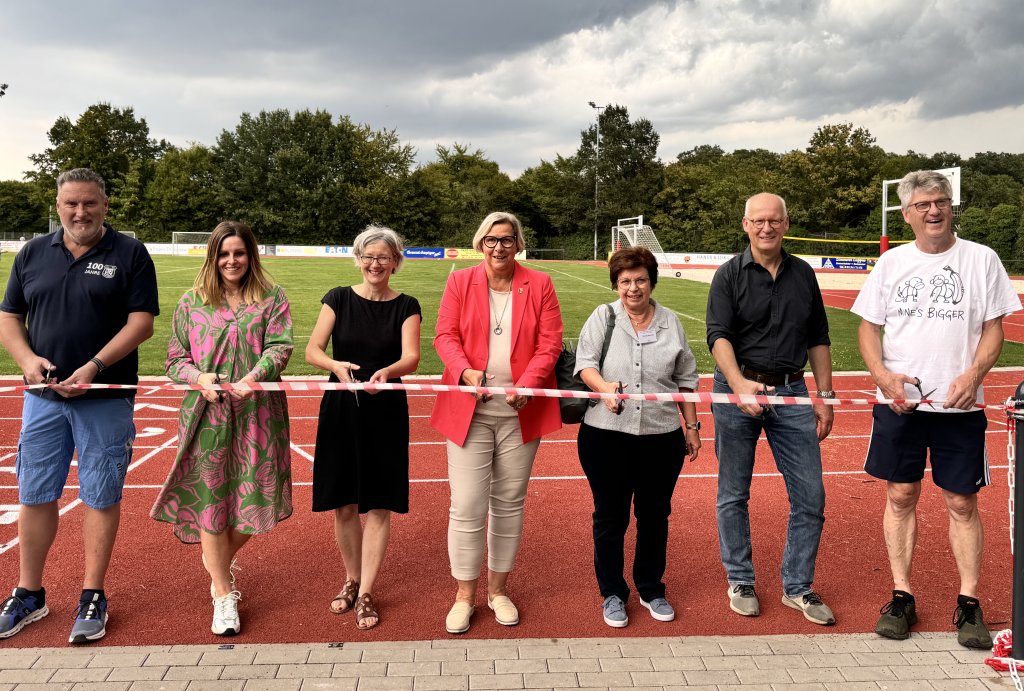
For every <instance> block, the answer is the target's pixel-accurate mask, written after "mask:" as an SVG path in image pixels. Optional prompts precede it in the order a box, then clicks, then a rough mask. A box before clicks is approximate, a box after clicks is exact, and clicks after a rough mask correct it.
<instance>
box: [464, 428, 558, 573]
mask: <svg viewBox="0 0 1024 691" xmlns="http://www.w3.org/2000/svg"><path fill="white" fill-rule="evenodd" d="M539 446H540V439H534V440H533V441H531V442H529V443H527V444H524V443H523V441H522V434H521V433H520V431H519V418H518V416H515V415H513V416H512V417H497V416H494V415H487V414H486V413H481V412H477V413H476V414H475V415H474V416H473V422H472V423H471V424H470V426H469V434H468V436H467V437H466V443H465V444H464V445H463V446H461V447H460V446H457V445H456V444H453V443H452V442H448V484H449V486H450V487H451V494H452V499H451V508H450V509H449V511H448V558H449V559H450V560H451V565H452V576H454V577H455V579H456V580H459V581H475V580H476V579H478V578H479V577H480V565H481V563H482V562H483V554H484V522H485V520H486V519H488V517H489V520H488V521H487V523H488V529H487V567H488V568H489V569H490V570H491V571H497V572H499V573H508V572H509V571H511V570H512V567H513V566H514V565H515V561H516V554H517V553H518V552H519V543H520V542H521V541H522V537H523V507H524V506H525V504H526V487H527V484H528V483H529V481H530V471H531V470H533V459H534V457H535V456H536V455H537V448H538V447H539Z"/></svg>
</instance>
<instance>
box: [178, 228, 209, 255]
mask: <svg viewBox="0 0 1024 691" xmlns="http://www.w3.org/2000/svg"><path fill="white" fill-rule="evenodd" d="M211 235H213V233H171V252H172V253H173V254H174V256H181V255H190V254H195V255H205V254H206V243H208V242H209V241H210V236H211Z"/></svg>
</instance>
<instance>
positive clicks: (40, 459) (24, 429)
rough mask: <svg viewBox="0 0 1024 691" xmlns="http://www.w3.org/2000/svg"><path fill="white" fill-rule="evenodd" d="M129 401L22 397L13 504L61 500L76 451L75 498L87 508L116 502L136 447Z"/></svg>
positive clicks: (111, 504) (103, 507) (119, 499)
mask: <svg viewBox="0 0 1024 691" xmlns="http://www.w3.org/2000/svg"><path fill="white" fill-rule="evenodd" d="M134 409H135V400H134V399H133V398H107V399H85V400H74V399H71V400H61V401H53V400H49V399H47V398H43V397H41V396H37V395H35V394H31V393H28V392H26V393H25V400H24V407H23V408H22V423H21V437H20V438H19V439H18V458H17V461H16V463H15V472H16V473H17V476H18V501H20V502H21V503H22V504H26V505H28V506H32V505H36V504H48V503H50V502H53V501H57V500H58V499H60V496H61V494H62V493H63V492H64V485H65V483H66V482H67V479H68V473H69V471H70V470H71V458H72V456H73V455H74V452H75V449H77V450H78V484H79V490H78V496H79V498H80V499H81V500H82V501H83V502H84V503H85V504H86V505H87V506H89V507H90V508H93V509H105V508H107V507H110V506H113V505H115V504H117V503H118V502H120V501H121V491H122V490H123V489H124V478H125V474H126V473H127V472H128V466H129V465H130V464H131V461H132V444H133V443H134V442H135V423H134V422H133V421H132V414H133V412H134Z"/></svg>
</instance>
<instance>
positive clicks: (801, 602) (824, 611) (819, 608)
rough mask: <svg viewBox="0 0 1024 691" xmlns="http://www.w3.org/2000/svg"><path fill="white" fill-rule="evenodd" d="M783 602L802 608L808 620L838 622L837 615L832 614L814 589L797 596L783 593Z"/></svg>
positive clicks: (789, 605) (829, 623)
mask: <svg viewBox="0 0 1024 691" xmlns="http://www.w3.org/2000/svg"><path fill="white" fill-rule="evenodd" d="M782 604H784V605H786V606H787V607H792V608H793V609H798V610H800V611H801V612H803V613H804V618H805V619H807V621H813V622H814V623H815V624H821V625H822V626H831V625H832V624H835V623H836V615H834V614H832V610H831V609H829V606H828V605H826V604H825V603H824V602H822V601H821V598H820V597H819V596H818V594H817V593H816V592H814V591H813V590H812V591H811V592H809V593H804V594H803V595H798V596H796V597H790V596H789V595H783V596H782Z"/></svg>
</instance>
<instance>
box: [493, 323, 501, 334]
mask: <svg viewBox="0 0 1024 691" xmlns="http://www.w3.org/2000/svg"><path fill="white" fill-rule="evenodd" d="M494 335H495V336H500V335H501V324H498V325H497V326H495V327H494Z"/></svg>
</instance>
